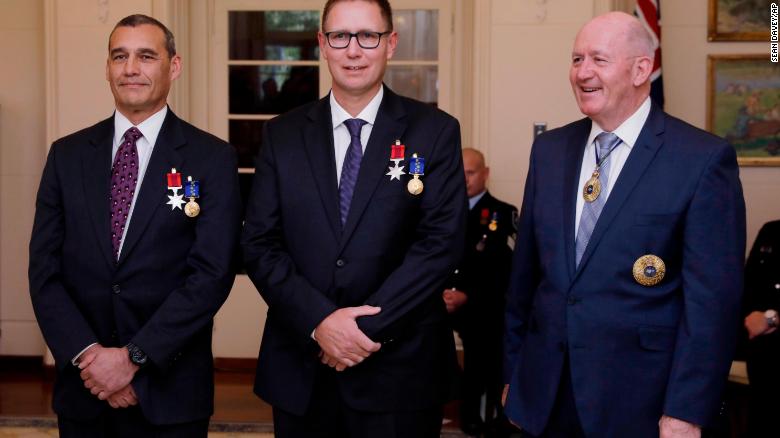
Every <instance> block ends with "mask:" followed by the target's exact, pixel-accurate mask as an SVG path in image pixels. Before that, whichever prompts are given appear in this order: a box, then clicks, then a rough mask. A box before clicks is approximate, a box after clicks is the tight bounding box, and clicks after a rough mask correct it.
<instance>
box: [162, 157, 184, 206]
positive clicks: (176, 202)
mask: <svg viewBox="0 0 780 438" xmlns="http://www.w3.org/2000/svg"><path fill="white" fill-rule="evenodd" d="M165 179H166V180H167V181H168V190H171V191H172V192H173V195H168V202H166V204H168V205H170V206H171V211H173V210H176V209H177V208H178V209H179V210H181V209H182V208H181V206H182V204H184V199H183V198H184V196H182V195H180V194H179V190H181V173H178V172H176V168H175V167H174V168H172V169H171V172H170V173H168V174H166V178H165Z"/></svg>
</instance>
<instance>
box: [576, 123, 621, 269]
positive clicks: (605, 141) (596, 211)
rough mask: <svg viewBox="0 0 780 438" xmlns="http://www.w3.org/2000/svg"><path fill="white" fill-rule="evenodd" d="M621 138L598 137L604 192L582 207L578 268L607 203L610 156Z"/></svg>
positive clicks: (606, 134) (611, 134)
mask: <svg viewBox="0 0 780 438" xmlns="http://www.w3.org/2000/svg"><path fill="white" fill-rule="evenodd" d="M620 141H621V140H620V137H618V136H617V135H615V134H613V133H611V132H602V133H601V134H599V135H597V136H596V147H597V148H598V151H599V153H598V156H599V157H603V158H602V163H600V165H599V177H598V178H599V182H600V183H601V187H602V189H601V190H602V192H601V195H600V196H599V197H597V198H596V199H595V200H594V201H593V202H585V205H583V206H582V214H581V215H580V225H579V229H578V230H577V240H576V261H577V264H576V266H579V265H580V260H582V255H583V254H585V248H587V247H588V242H590V236H591V235H592V234H593V229H594V228H596V222H597V221H598V220H599V215H600V214H601V210H602V209H604V204H606V202H607V184H608V182H609V155H611V152H612V151H613V150H614V149H615V148H616V147H617V146H618V145H619V144H620Z"/></svg>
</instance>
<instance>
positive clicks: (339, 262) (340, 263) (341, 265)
mask: <svg viewBox="0 0 780 438" xmlns="http://www.w3.org/2000/svg"><path fill="white" fill-rule="evenodd" d="M346 264H347V262H345V261H344V260H343V259H338V260H336V266H338V267H339V268H343V267H344V265H346Z"/></svg>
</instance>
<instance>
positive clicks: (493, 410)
mask: <svg viewBox="0 0 780 438" xmlns="http://www.w3.org/2000/svg"><path fill="white" fill-rule="evenodd" d="M463 171H464V173H465V176H466V192H467V194H468V197H469V214H468V218H467V219H466V251H465V253H464V257H463V260H462V261H461V263H460V265H459V266H458V268H457V269H456V270H455V272H454V274H453V275H452V276H451V277H450V280H449V282H447V283H446V285H447V289H445V290H444V293H443V294H442V296H443V298H444V303H445V304H446V305H447V311H448V312H450V315H451V318H450V319H451V321H452V322H453V328H454V329H455V330H456V331H457V332H458V334H459V335H460V338H461V340H462V341H463V354H464V363H463V379H462V387H461V397H460V400H461V403H460V426H461V429H462V430H463V431H464V432H466V433H467V434H470V435H478V434H480V433H484V434H485V436H487V437H491V438H492V437H500V436H505V435H506V434H507V433H506V432H507V429H508V428H509V427H508V426H509V424H508V423H507V421H506V418H505V417H504V415H503V414H502V412H501V405H500V401H501V389H502V386H503V384H502V383H503V382H502V381H501V365H502V360H501V356H502V354H501V347H502V339H503V330H504V324H503V322H504V318H503V315H504V302H505V300H504V295H505V293H506V288H507V283H508V280H509V269H510V266H511V261H512V249H511V248H510V247H509V242H510V240H511V241H514V237H515V226H514V218H515V217H516V215H517V208H516V207H515V206H514V205H510V204H507V203H506V202H502V201H500V200H498V199H496V198H494V197H493V196H492V195H491V194H490V192H488V189H487V180H488V177H489V176H490V168H489V167H487V166H486V165H485V157H484V156H483V155H482V152H480V151H478V150H476V149H472V148H464V149H463ZM483 394H484V395H485V397H486V404H485V409H484V412H483V411H482V409H481V399H482V395H483ZM483 417H484V418H483Z"/></svg>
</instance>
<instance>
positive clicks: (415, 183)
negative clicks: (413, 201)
mask: <svg viewBox="0 0 780 438" xmlns="http://www.w3.org/2000/svg"><path fill="white" fill-rule="evenodd" d="M406 189H407V190H409V193H411V194H413V195H419V194H420V193H422V191H423V182H422V181H420V179H419V178H412V179H410V180H409V183H408V184H406Z"/></svg>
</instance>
